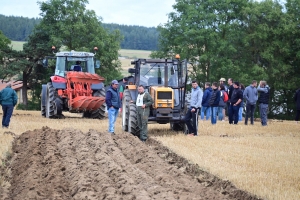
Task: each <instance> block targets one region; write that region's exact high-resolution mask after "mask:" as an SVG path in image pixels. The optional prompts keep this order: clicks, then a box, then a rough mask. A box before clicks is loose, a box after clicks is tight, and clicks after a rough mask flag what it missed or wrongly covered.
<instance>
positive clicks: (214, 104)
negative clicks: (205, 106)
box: [209, 82, 221, 124]
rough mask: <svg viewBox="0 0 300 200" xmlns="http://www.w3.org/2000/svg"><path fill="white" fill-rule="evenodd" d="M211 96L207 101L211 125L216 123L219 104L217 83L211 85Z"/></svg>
mask: <svg viewBox="0 0 300 200" xmlns="http://www.w3.org/2000/svg"><path fill="white" fill-rule="evenodd" d="M212 89H213V91H212V94H211V97H210V99H209V106H210V107H211V124H216V123H217V112H218V107H219V103H220V96H221V95H220V90H218V83H216V82H214V83H213V84H212Z"/></svg>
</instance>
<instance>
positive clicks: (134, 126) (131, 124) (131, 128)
mask: <svg viewBox="0 0 300 200" xmlns="http://www.w3.org/2000/svg"><path fill="white" fill-rule="evenodd" d="M129 110H130V111H129V119H128V132H129V133H131V134H133V135H135V136H137V137H140V130H139V127H138V122H137V117H136V115H137V110H136V105H135V104H130V105H129Z"/></svg>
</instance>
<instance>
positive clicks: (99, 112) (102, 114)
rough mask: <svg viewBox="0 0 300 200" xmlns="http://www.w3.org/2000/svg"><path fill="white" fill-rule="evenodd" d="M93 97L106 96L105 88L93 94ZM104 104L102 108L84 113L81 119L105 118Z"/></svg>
mask: <svg viewBox="0 0 300 200" xmlns="http://www.w3.org/2000/svg"><path fill="white" fill-rule="evenodd" d="M93 96H94V97H104V98H105V96H106V93H105V88H102V89H101V90H98V91H96V92H94V94H93ZM105 110H106V103H103V104H102V106H101V107H100V108H98V109H96V110H93V111H85V112H84V113H83V117H88V118H92V119H103V118H104V117H105Z"/></svg>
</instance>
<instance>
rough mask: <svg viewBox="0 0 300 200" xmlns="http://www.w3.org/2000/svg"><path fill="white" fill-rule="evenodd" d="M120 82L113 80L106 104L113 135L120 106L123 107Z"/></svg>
mask: <svg viewBox="0 0 300 200" xmlns="http://www.w3.org/2000/svg"><path fill="white" fill-rule="evenodd" d="M118 86H119V82H118V81H117V80H113V81H112V82H111V87H110V88H109V89H108V90H107V92H106V100H105V102H106V106H107V111H108V121H109V125H108V132H109V133H110V134H112V135H114V134H115V123H116V120H117V117H118V113H119V108H120V107H121V99H120V94H119V91H118Z"/></svg>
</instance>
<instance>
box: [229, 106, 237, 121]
mask: <svg viewBox="0 0 300 200" xmlns="http://www.w3.org/2000/svg"><path fill="white" fill-rule="evenodd" d="M239 109H240V106H233V104H230V106H229V109H228V118H229V124H232V123H233V122H234V124H237V123H238V121H239Z"/></svg>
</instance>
